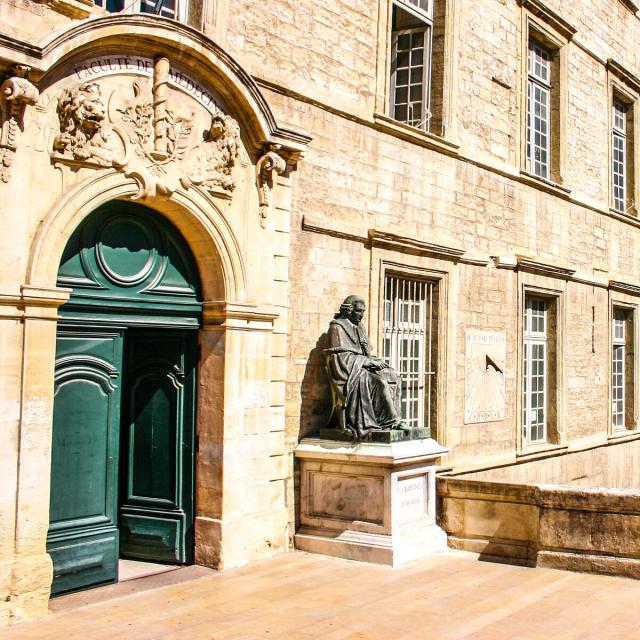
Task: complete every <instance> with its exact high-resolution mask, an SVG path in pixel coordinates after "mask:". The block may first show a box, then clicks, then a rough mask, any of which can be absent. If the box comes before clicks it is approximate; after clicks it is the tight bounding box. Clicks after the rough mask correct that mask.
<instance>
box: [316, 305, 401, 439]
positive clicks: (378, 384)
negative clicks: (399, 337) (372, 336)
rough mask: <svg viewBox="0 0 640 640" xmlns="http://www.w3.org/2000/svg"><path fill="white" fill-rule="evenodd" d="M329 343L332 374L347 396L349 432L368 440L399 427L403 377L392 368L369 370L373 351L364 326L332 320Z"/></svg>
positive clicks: (344, 319)
mask: <svg viewBox="0 0 640 640" xmlns="http://www.w3.org/2000/svg"><path fill="white" fill-rule="evenodd" d="M327 342H328V344H327V348H326V349H325V350H324V353H325V355H326V357H327V365H328V373H329V375H330V376H331V378H332V381H333V383H334V384H335V386H336V387H337V388H338V389H339V390H340V391H341V393H342V395H343V396H344V403H345V423H346V424H345V426H346V428H347V430H349V431H353V432H354V434H355V435H357V436H358V437H359V438H364V437H365V436H367V435H368V434H369V433H370V432H371V431H374V430H380V429H394V428H398V426H399V425H400V424H401V423H402V419H401V418H400V415H399V407H400V393H401V382H400V378H399V377H398V375H397V374H396V372H395V371H394V370H393V369H392V368H391V367H387V368H385V369H382V370H380V371H371V370H369V369H367V368H366V367H365V364H366V362H367V360H368V359H369V356H370V353H371V352H370V348H369V339H368V337H367V333H366V331H365V329H364V327H363V326H362V324H358V325H355V324H353V322H351V321H350V320H349V319H348V318H342V317H338V318H336V319H335V320H332V321H331V324H330V325H329V331H328V334H327Z"/></svg>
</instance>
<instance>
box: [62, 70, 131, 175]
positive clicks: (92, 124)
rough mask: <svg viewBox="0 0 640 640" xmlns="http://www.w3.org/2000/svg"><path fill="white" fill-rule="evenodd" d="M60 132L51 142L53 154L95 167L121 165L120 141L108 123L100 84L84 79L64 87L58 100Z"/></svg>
mask: <svg viewBox="0 0 640 640" xmlns="http://www.w3.org/2000/svg"><path fill="white" fill-rule="evenodd" d="M58 118H59V120H60V133H59V134H58V135H57V136H56V137H55V140H54V141H53V150H54V154H53V157H54V158H56V159H57V160H67V161H69V160H71V161H73V160H75V161H79V162H80V163H83V164H86V165H89V166H91V165H94V166H98V167H122V166H123V165H124V164H125V162H126V157H125V153H124V152H125V149H124V140H122V136H121V134H119V133H118V132H117V131H116V129H115V128H114V127H113V126H112V125H111V124H110V123H109V121H108V119H107V108H106V106H105V104H104V102H103V100H102V95H101V91H100V85H99V84H98V83H97V82H87V83H85V84H81V85H80V86H78V87H74V88H71V89H66V90H65V91H64V92H63V93H62V96H60V99H59V100H58Z"/></svg>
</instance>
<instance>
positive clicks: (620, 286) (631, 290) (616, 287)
mask: <svg viewBox="0 0 640 640" xmlns="http://www.w3.org/2000/svg"><path fill="white" fill-rule="evenodd" d="M609 289H611V290H612V291H618V292H620V293H627V294H629V295H631V296H640V286H638V285H636V284H630V283H628V282H622V280H609Z"/></svg>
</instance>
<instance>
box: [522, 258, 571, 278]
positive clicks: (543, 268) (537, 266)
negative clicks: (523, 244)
mask: <svg viewBox="0 0 640 640" xmlns="http://www.w3.org/2000/svg"><path fill="white" fill-rule="evenodd" d="M517 268H518V269H519V270H520V271H530V272H532V273H538V274H540V275H543V276H549V277H551V278H562V279H563V280H569V279H570V278H573V274H574V273H575V272H576V270H575V269H568V268H566V267H559V266H557V265H553V264H547V263H544V262H538V261H537V260H532V259H531V258H526V257H520V256H518V264H517Z"/></svg>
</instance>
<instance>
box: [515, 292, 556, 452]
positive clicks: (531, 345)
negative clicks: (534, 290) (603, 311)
mask: <svg viewBox="0 0 640 640" xmlns="http://www.w3.org/2000/svg"><path fill="white" fill-rule="evenodd" d="M534 303H538V304H542V305H544V307H543V308H542V309H537V310H538V311H542V316H538V319H542V324H543V330H542V331H534V330H532V328H531V327H532V325H533V321H534V316H533V313H532V312H533V311H534V309H533V305H534ZM548 329H549V301H548V299H547V298H544V297H540V296H535V295H525V299H524V315H523V377H522V381H523V396H522V402H523V412H522V436H523V439H524V442H525V443H526V444H527V445H538V444H544V443H547V442H548V429H547V426H548V419H547V412H548V407H547V402H548V389H547V387H548V385H549V366H550V363H549V349H548V345H547V342H548V337H549V336H548ZM536 347H537V348H538V349H541V350H542V363H543V368H544V370H543V372H542V389H539V388H538V389H536V393H541V394H542V407H540V406H536V407H535V411H536V412H538V411H540V410H542V416H543V417H542V421H541V422H538V421H536V424H535V425H534V424H532V421H531V413H532V411H533V410H534V409H533V408H532V407H531V404H532V399H533V398H532V396H533V395H534V394H533V388H532V386H533V385H532V382H533V379H534V377H536V376H534V374H533V372H532V364H533V361H534V358H533V352H534V350H535V348H536ZM535 360H537V361H539V358H536V359H535ZM534 428H535V429H536V432H537V431H541V432H542V435H541V436H539V437H537V438H532V437H531V432H532V430H533V429H534Z"/></svg>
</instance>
